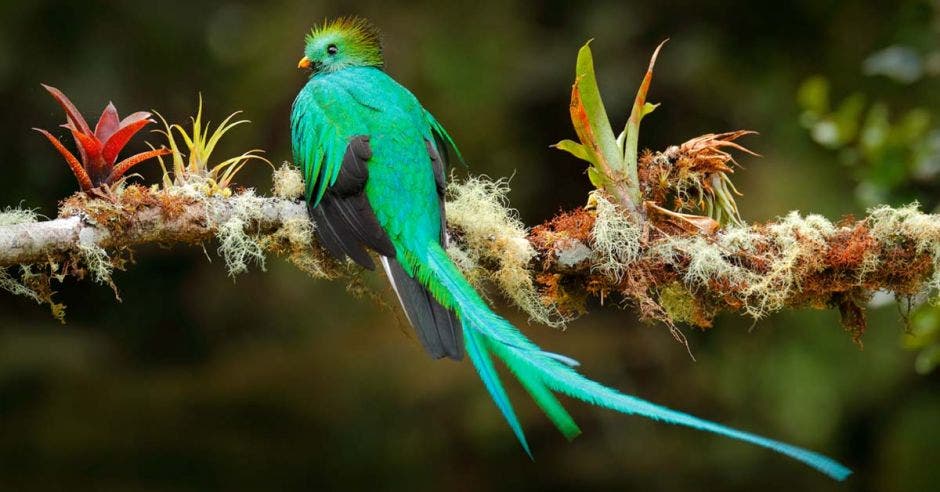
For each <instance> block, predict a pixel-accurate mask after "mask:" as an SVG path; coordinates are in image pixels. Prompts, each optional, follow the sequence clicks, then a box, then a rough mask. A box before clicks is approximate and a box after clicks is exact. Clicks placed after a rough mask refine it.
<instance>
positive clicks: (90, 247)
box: [78, 241, 114, 285]
mask: <svg viewBox="0 0 940 492" xmlns="http://www.w3.org/2000/svg"><path fill="white" fill-rule="evenodd" d="M78 253H79V256H80V257H81V259H82V263H84V264H85V267H86V268H87V269H88V272H89V273H90V274H91V278H92V280H94V281H95V282H96V283H99V284H104V285H113V284H112V281H111V274H112V273H113V272H114V264H113V263H112V262H111V257H110V256H108V252H107V251H105V249H104V248H102V247H101V246H98V245H97V244H95V243H94V242H90V241H89V242H84V241H82V242H79V244H78Z"/></svg>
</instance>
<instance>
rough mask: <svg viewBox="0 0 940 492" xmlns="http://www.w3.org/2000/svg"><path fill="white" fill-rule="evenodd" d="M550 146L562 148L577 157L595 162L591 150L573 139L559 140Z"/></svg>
mask: <svg viewBox="0 0 940 492" xmlns="http://www.w3.org/2000/svg"><path fill="white" fill-rule="evenodd" d="M552 148H555V149H558V150H564V151H565V152H567V153H569V154H571V155H573V156H575V157H577V158H578V159H581V160H582V161H587V162H590V163H591V164H596V162H595V159H594V156H593V155H592V154H591V152H590V151H589V150H588V149H587V148H586V147H585V146H583V145H581V144H579V143H578V142H575V141H574V140H569V139H565V140H562V141H561V142H558V143H556V144H555V145H552Z"/></svg>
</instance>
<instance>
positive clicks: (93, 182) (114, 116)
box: [33, 84, 170, 191]
mask: <svg viewBox="0 0 940 492" xmlns="http://www.w3.org/2000/svg"><path fill="white" fill-rule="evenodd" d="M42 86H43V87H44V88H45V89H46V90H47V91H49V94H52V97H53V98H55V100H56V101H58V103H59V105H61V106H62V109H63V110H65V117H66V123H65V124H64V125H61V126H62V127H63V128H65V129H67V130H69V131H70V132H71V133H72V137H74V138H75V146H76V147H77V148H78V154H79V156H80V157H81V160H79V159H77V158H76V157H75V155H74V154H72V153H71V152H70V151H69V150H68V149H66V148H65V146H64V145H63V144H62V142H60V141H59V139H57V138H56V137H54V136H52V134H51V133H49V132H48V131H46V130H43V129H41V128H33V130H36V131H37V132H39V133H41V134H43V135H44V136H45V137H46V138H47V139H48V140H49V142H50V143H51V144H52V146H53V147H55V148H56V150H58V151H59V153H60V154H62V157H63V158H64V159H65V162H66V164H68V166H69V168H70V169H71V170H72V173H74V174H75V178H76V179H78V184H79V186H80V187H81V189H82V191H90V190H92V189H94V188H98V187H100V186H111V185H114V184H115V183H119V182H120V181H121V180H122V179H123V177H124V174H125V173H126V172H127V171H128V170H130V169H131V168H132V167H134V166H136V165H137V164H140V163H141V162H143V161H145V160H147V159H151V158H153V157H159V156H162V155H164V154H168V153H170V150H169V149H166V148H159V149H151V150H150V151H147V152H141V153H139V154H135V155H132V156H130V157H128V158H126V159H124V160H122V161H120V162H117V163H115V162H116V161H117V158H118V155H119V154H120V153H121V150H122V149H123V148H124V146H125V145H127V143H128V142H129V141H130V139H131V137H133V136H134V135H135V134H136V133H137V132H139V131H140V130H141V129H142V128H143V127H145V126H147V125H148V124H150V123H154V121H153V120H152V119H150V113H147V112H144V111H138V112H136V113H133V114H131V115H130V116H128V117H126V118H124V119H123V120H121V119H120V118H119V117H118V112H117V109H116V108H115V107H114V104H113V103H108V106H107V107H105V108H104V112H102V113H101V117H100V118H98V123H97V124H96V125H95V129H94V131H92V129H91V127H89V126H88V123H87V122H85V118H83V117H82V114H81V113H80V112H79V111H78V109H77V108H76V107H75V105H74V104H72V101H70V100H69V98H67V97H65V94H63V93H62V91H60V90H59V89H56V88H55V87H51V86H48V85H45V84H43V85H42Z"/></svg>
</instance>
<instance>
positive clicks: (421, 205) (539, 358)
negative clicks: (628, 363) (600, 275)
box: [291, 18, 851, 480]
mask: <svg viewBox="0 0 940 492" xmlns="http://www.w3.org/2000/svg"><path fill="white" fill-rule="evenodd" d="M298 66H299V67H300V68H304V69H307V70H309V71H310V80H309V81H308V82H307V84H306V85H305V86H304V88H303V89H302V90H301V91H300V94H298V95H297V99H296V100H295V101H294V106H293V109H292V114H291V132H292V144H293V154H294V162H296V163H297V164H298V165H299V166H300V167H301V170H302V172H303V174H304V179H305V183H306V199H307V203H308V206H309V211H310V215H311V217H312V219H313V221H314V222H315V223H316V233H317V235H318V237H319V239H320V242H321V244H322V245H323V246H324V247H325V248H326V249H327V250H328V251H329V252H330V253H331V254H332V255H333V256H335V257H336V258H338V259H344V258H345V257H347V256H348V257H349V258H351V259H352V260H353V261H355V262H356V263H358V264H360V265H362V266H363V267H365V268H368V269H374V267H375V264H374V263H373V261H372V257H371V256H370V254H369V253H368V250H372V251H375V252H376V253H378V255H379V258H380V260H381V263H382V266H383V267H384V269H385V273H386V274H387V275H388V278H389V281H391V283H392V286H393V287H394V290H395V292H396V294H397V295H398V299H399V301H401V305H402V307H403V308H404V311H405V314H406V316H407V318H408V321H409V322H410V323H411V325H412V326H413V327H414V329H415V330H416V332H417V334H418V338H419V339H420V340H421V343H422V344H423V345H424V347H425V349H427V351H428V352H429V353H430V354H431V356H433V357H435V358H441V357H448V358H451V359H455V360H460V359H462V358H463V354H464V351H466V353H467V354H468V355H469V356H470V360H471V361H472V362H473V364H474V366H476V369H477V371H478V372H479V374H480V378H481V379H482V380H483V384H484V385H485V386H486V389H487V390H489V392H490V394H491V395H492V397H493V400H495V402H496V406H497V407H499V410H500V411H501V412H502V414H503V416H504V417H505V418H506V420H507V421H508V422H509V426H510V427H511V428H512V430H513V432H514V433H515V434H516V437H517V438H518V439H519V442H520V443H521V444H522V447H523V448H524V449H525V451H526V453H530V450H529V445H528V443H527V442H526V438H525V435H524V434H523V431H522V426H521V425H520V423H519V420H518V419H517V418H516V414H515V412H514V411H513V408H512V405H511V404H510V402H509V397H508V396H507V394H506V391H505V389H504V388H503V385H502V383H501V382H500V379H499V376H498V374H497V372H496V369H495V366H494V363H493V356H494V355H495V356H496V358H498V359H500V360H502V361H503V362H504V363H505V364H506V365H507V366H508V367H509V369H510V370H511V372H512V373H513V374H514V375H515V376H516V377H517V378H518V379H519V382H520V383H522V386H523V387H524V388H525V389H526V390H527V391H528V392H529V394H530V395H532V398H533V399H534V400H535V401H536V403H537V404H538V405H539V406H540V407H541V408H542V409H543V410H544V411H545V413H546V414H547V415H548V417H549V418H550V419H551V420H552V422H553V423H554V424H555V425H556V426H557V427H558V429H559V430H560V431H561V432H562V433H563V434H564V435H565V436H566V437H568V438H573V437H574V436H576V435H577V434H578V433H579V432H580V430H579V429H578V427H577V425H576V424H575V423H574V421H573V420H572V418H571V416H570V415H569V414H568V412H567V411H566V410H565V409H564V408H563V407H562V405H561V403H560V402H559V401H558V400H557V399H556V397H555V394H554V393H562V394H565V395H568V396H571V397H574V398H577V399H580V400H583V401H586V402H588V403H592V404H594V405H598V406H601V407H606V408H610V409H613V410H616V411H619V412H622V413H625V414H636V415H642V416H644V417H648V418H651V419H654V420H661V421H663V422H668V423H672V424H678V425H685V426H688V427H693V428H696V429H701V430H706V431H711V432H714V433H716V434H722V435H725V436H728V437H732V438H735V439H740V440H742V441H747V442H750V443H753V444H756V445H758V446H764V447H766V448H770V449H773V450H775V451H778V452H780V453H783V454H785V455H788V456H791V457H793V458H795V459H798V460H800V461H802V462H804V463H806V464H808V465H810V466H812V467H814V468H816V469H818V470H820V471H822V472H823V473H826V474H827V475H829V476H831V477H833V478H836V479H839V480H841V479H844V478H845V477H846V476H848V475H849V474H850V473H851V472H850V471H849V470H848V469H846V468H845V467H843V466H842V465H840V464H838V463H836V462H835V461H833V460H831V459H829V458H826V457H824V456H822V455H819V454H817V453H813V452H811V451H807V450H804V449H800V448H798V447H795V446H791V445H788V444H784V443H782V442H778V441H774V440H771V439H767V438H763V437H760V436H756V435H754V434H750V433H747V432H743V431H739V430H735V429H731V428H728V427H725V426H722V425H719V424H716V423H714V422H709V421H706V420H702V419H699V418H697V417H693V416H691V415H688V414H685V413H681V412H677V411H675V410H670V409H668V408H664V407H661V406H659V405H655V404H653V403H650V402H647V401H644V400H641V399H639V398H636V397H633V396H629V395H625V394H623V393H621V392H619V391H617V390H615V389H612V388H608V387H606V386H603V385H601V384H599V383H597V382H594V381H592V380H590V379H587V378H586V377H584V376H582V375H581V374H579V373H578V372H577V371H575V369H574V367H575V366H576V365H577V364H576V363H575V362H574V361H572V360H571V359H568V358H567V357H563V356H560V355H557V354H552V353H549V352H545V351H543V350H541V349H540V348H539V347H537V346H536V345H535V344H534V343H532V342H531V341H530V340H529V339H528V338H526V337H525V336H524V335H523V334H522V333H521V332H519V330H517V329H516V328H515V327H514V326H513V325H512V324H510V323H509V322H508V321H506V320H505V319H503V318H502V317H500V316H499V315H497V314H496V313H494V312H493V311H492V310H491V309H490V308H489V307H488V306H487V304H486V303H485V302H484V301H483V299H481V297H480V295H479V294H478V293H477V292H476V291H475V290H474V289H473V287H472V286H471V285H470V284H469V283H468V282H467V280H466V279H465V278H464V277H463V276H462V275H461V273H460V271H459V270H458V268H457V267H456V266H455V265H454V263H453V262H451V260H450V258H449V257H448V256H447V253H446V252H445V250H444V247H445V245H444V243H445V242H446V241H447V235H446V232H445V230H444V206H443V201H444V195H443V194H444V183H445V176H446V173H445V170H446V159H447V151H446V149H445V144H449V145H451V146H452V147H453V141H452V140H451V138H450V136H449V135H448V134H447V132H446V131H445V130H444V128H443V127H442V126H441V124H440V123H438V122H437V120H435V119H434V117H433V116H431V114H430V113H429V112H428V111H426V110H425V109H424V108H423V107H422V106H421V104H420V103H419V102H418V100H417V99H416V98H415V96H414V95H413V94H411V92H409V91H408V89H405V88H404V87H402V86H401V85H399V84H398V83H397V82H395V81H394V80H393V79H392V78H391V77H389V76H388V75H387V74H386V73H385V72H384V71H383V57H382V48H381V43H380V41H379V36H378V33H377V31H376V30H375V29H374V28H373V27H372V26H371V24H369V23H368V22H367V21H365V20H362V19H359V18H341V19H338V20H335V21H332V22H328V23H324V24H323V25H321V26H319V27H317V28H315V29H314V30H313V31H312V32H311V33H310V34H309V35H308V36H307V38H306V46H305V48H304V57H303V58H302V59H301V60H300V63H299V65H298ZM454 150H455V151H456V148H454ZM458 156H459V153H458ZM530 455H531V453H530Z"/></svg>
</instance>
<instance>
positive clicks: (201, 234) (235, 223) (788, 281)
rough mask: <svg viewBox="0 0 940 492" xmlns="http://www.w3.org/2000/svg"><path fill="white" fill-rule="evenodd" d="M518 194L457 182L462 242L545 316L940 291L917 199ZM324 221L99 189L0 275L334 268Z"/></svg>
mask: <svg viewBox="0 0 940 492" xmlns="http://www.w3.org/2000/svg"><path fill="white" fill-rule="evenodd" d="M507 192H508V187H507V186H506V184H505V182H503V181H497V182H490V181H486V180H481V179H474V178H472V179H469V180H467V181H465V182H463V183H459V184H452V185H451V186H450V189H449V196H450V198H449V201H448V203H447V214H448V222H449V229H450V232H451V237H452V245H451V247H450V248H449V249H448V252H449V253H450V254H451V256H452V257H453V258H454V260H455V262H456V263H457V264H458V265H459V266H460V267H461V268H462V269H463V271H464V272H465V274H467V276H468V278H469V279H470V280H471V281H472V282H477V283H479V282H480V281H481V280H483V279H489V280H491V281H492V282H493V283H495V284H496V285H497V286H499V287H500V289H501V290H502V291H503V293H504V294H506V295H507V296H508V297H509V298H510V299H512V300H513V301H515V302H516V303H517V304H518V305H519V306H520V307H522V308H523V309H524V310H525V311H526V312H528V313H529V315H530V316H531V317H533V318H534V319H535V320H537V321H540V322H543V323H548V324H558V323H560V322H563V320H564V319H566V318H570V317H572V316H575V315H578V314H580V313H583V312H584V311H585V300H586V299H588V298H590V297H596V298H599V299H600V300H601V301H602V302H603V301H605V300H607V299H609V298H610V297H611V295H616V296H617V297H616V298H618V299H623V300H627V301H629V302H630V303H632V304H634V305H636V306H637V307H639V310H640V312H641V313H642V315H643V316H644V317H646V318H650V319H656V320H661V321H664V322H666V323H667V324H669V325H670V326H674V323H675V322H685V323H691V324H693V325H696V326H700V327H708V326H710V324H711V320H712V319H713V317H714V316H715V315H717V314H718V313H719V312H722V311H731V312H743V313H745V314H747V315H750V316H753V317H755V318H760V317H762V316H764V315H766V314H768V313H771V312H775V311H779V310H781V309H785V308H792V307H802V306H811V307H817V308H823V307H833V308H838V309H839V310H840V312H841V313H842V315H843V321H844V324H845V326H846V327H847V328H848V329H850V330H851V331H852V332H853V334H855V335H856V337H858V336H860V335H861V334H862V332H863V331H864V306H865V301H866V300H867V299H868V297H869V296H870V295H871V293H872V292H874V291H876V290H888V291H892V292H895V293H896V294H898V295H901V296H917V295H923V294H928V293H930V292H931V291H932V290H933V291H935V290H936V289H937V288H938V287H940V268H938V265H940V216H938V215H929V214H924V213H921V212H919V211H918V210H917V208H916V206H909V207H904V208H890V207H879V208H876V209H873V210H871V211H870V214H869V215H868V216H867V217H865V218H864V219H862V220H852V219H845V220H843V221H842V222H840V223H839V224H833V223H831V222H829V221H828V220H826V219H825V218H823V217H820V216H815V215H810V216H807V217H802V216H800V215H799V214H797V213H795V212H794V213H791V214H790V215H788V216H786V217H783V218H780V219H778V220H776V221H772V222H768V223H764V224H754V225H750V226H726V227H725V228H723V229H720V230H717V231H714V232H710V233H703V232H701V231H691V232H690V231H686V230H683V229H682V228H681V227H677V226H676V224H675V223H674V222H670V221H668V220H667V221H660V222H655V221H650V222H647V223H645V224H642V225H638V224H635V223H634V222H632V219H630V218H629V217H630V216H629V215H627V214H625V213H623V211H621V210H620V209H619V208H618V206H616V205H614V204H613V203H612V202H611V201H609V200H608V199H607V198H606V196H605V195H603V194H602V193H600V192H595V193H593V194H592V196H591V200H590V201H589V204H588V206H586V207H584V208H581V209H577V210H573V211H569V212H564V213H561V214H559V215H558V216H556V217H555V218H553V219H552V220H550V221H548V222H546V223H544V224H541V225H539V226H537V227H535V228H533V229H531V231H527V230H526V229H525V228H524V227H523V226H522V224H521V223H520V222H519V221H518V219H517V218H516V216H515V214H514V211H512V210H511V209H509V208H508V207H507V206H506V203H507V202H506V193H507ZM4 222H7V223H8V222H11V220H6V221H0V224H2V223H4ZM311 231H312V225H311V224H310V222H309V220H308V218H307V213H306V207H305V206H304V205H303V204H302V203H301V202H300V201H299V200H296V199H293V198H284V197H281V198H278V197H259V196H256V195H255V194H254V193H253V192H251V191H245V192H240V193H237V194H235V195H233V196H218V195H206V194H204V193H203V192H201V191H198V190H197V189H196V188H194V187H182V188H175V187H174V188H170V189H169V190H159V191H157V190H154V189H150V188H144V187H140V186H134V185H132V186H129V187H127V188H126V189H123V190H121V191H119V192H116V193H114V194H106V196H104V197H98V198H93V197H91V196H89V195H86V194H83V193H78V194H76V195H74V196H72V197H71V198H69V199H67V200H66V201H65V202H63V204H62V206H61V208H60V217H59V218H57V219H54V220H47V221H41V222H25V223H19V224H12V225H2V226H0V266H2V267H4V269H5V270H4V271H3V275H4V276H3V277H0V286H3V287H6V288H7V289H8V290H15V289H12V288H10V286H11V285H17V286H20V287H26V288H27V290H29V291H30V292H33V293H34V294H36V295H35V296H33V297H35V298H36V299H37V300H45V301H47V302H49V303H50V304H53V303H52V302H51V295H52V290H51V288H48V287H46V288H37V287H36V286H37V285H39V283H37V281H36V276H37V272H44V274H45V275H46V276H45V278H44V280H45V282H46V283H48V282H49V279H50V278H53V277H59V278H60V279H61V276H62V275H77V276H84V275H85V274H86V273H88V272H89V271H90V272H91V273H92V274H94V278H95V279H96V280H98V281H100V282H104V283H109V282H110V268H111V267H113V266H114V265H115V260H113V258H119V257H121V255H122V253H123V252H125V251H127V250H129V249H130V248H132V247H135V246H140V245H144V244H161V245H171V244H175V243H184V244H202V243H205V242H208V241H212V240H213V239H218V240H219V244H220V247H219V252H220V254H221V255H222V256H224V257H225V258H226V262H227V264H228V266H229V269H230V272H231V273H238V272H240V271H243V270H244V269H245V268H246V267H247V264H248V263H250V262H251V261H252V260H254V261H256V262H258V263H260V264H261V265H262V266H263V261H264V256H265V253H266V252H272V253H274V254H278V255H282V256H287V257H288V258H289V259H290V260H291V261H293V262H294V263H295V264H297V265H298V266H300V267H301V268H302V269H304V270H305V271H307V272H309V273H311V274H314V275H317V276H325V277H329V276H331V275H332V274H335V273H336V272H337V271H339V270H338V268H337V267H338V265H337V264H336V263H335V262H332V261H331V260H329V259H328V258H327V256H326V255H324V254H323V252H322V251H321V250H320V249H319V247H318V246H317V245H316V244H314V242H313V239H312V235H311ZM15 265H31V266H30V267H28V268H23V269H21V270H22V271H23V272H27V273H28V274H29V275H25V274H24V275H23V278H22V279H20V280H21V281H20V282H19V283H17V280H16V279H15V278H14V277H13V276H12V275H11V274H10V273H9V271H8V270H9V267H13V266H15ZM43 268H45V269H47V270H45V271H43V270H42V269H43ZM40 278H42V277H41V276H40ZM10 281H13V282H14V284H9V282H10ZM19 293H23V292H22V291H20V292H19Z"/></svg>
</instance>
